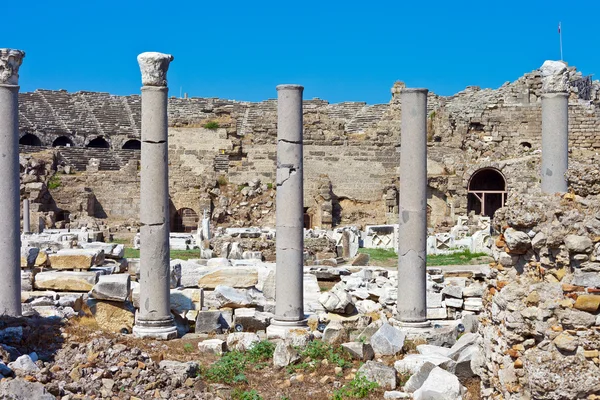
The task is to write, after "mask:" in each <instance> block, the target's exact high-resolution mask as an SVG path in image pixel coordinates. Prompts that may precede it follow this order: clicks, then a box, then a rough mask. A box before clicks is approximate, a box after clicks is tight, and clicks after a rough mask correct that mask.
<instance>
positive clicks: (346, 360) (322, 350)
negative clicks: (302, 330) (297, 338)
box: [300, 340, 352, 368]
mask: <svg viewBox="0 0 600 400" xmlns="http://www.w3.org/2000/svg"><path fill="white" fill-rule="evenodd" d="M300 356H302V357H303V358H306V357H309V358H310V359H311V360H322V359H326V360H327V361H329V362H331V363H333V364H335V365H337V366H338V367H341V368H348V367H350V366H351V365H352V363H351V362H350V355H349V354H348V353H347V352H346V351H345V350H344V349H342V348H341V347H333V346H331V345H329V344H327V343H325V342H323V341H321V340H313V341H312V342H309V344H308V346H306V348H305V349H304V350H302V351H301V352H300Z"/></svg>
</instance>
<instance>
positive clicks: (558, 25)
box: [558, 22, 560, 33]
mask: <svg viewBox="0 0 600 400" xmlns="http://www.w3.org/2000/svg"><path fill="white" fill-rule="evenodd" d="M558 33H560V22H559V23H558Z"/></svg>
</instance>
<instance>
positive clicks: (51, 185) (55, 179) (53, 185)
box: [48, 175, 61, 190]
mask: <svg viewBox="0 0 600 400" xmlns="http://www.w3.org/2000/svg"><path fill="white" fill-rule="evenodd" d="M60 185H61V181H60V176H58V175H52V178H50V180H49V181H48V189H50V190H52V189H57V188H59V187H60Z"/></svg>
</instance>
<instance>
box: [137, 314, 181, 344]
mask: <svg viewBox="0 0 600 400" xmlns="http://www.w3.org/2000/svg"><path fill="white" fill-rule="evenodd" d="M133 336H135V337H138V338H152V339H158V340H171V339H177V327H176V326H175V324H174V323H173V318H170V320H162V321H160V320H159V321H139V320H138V321H136V322H135V325H134V327H133Z"/></svg>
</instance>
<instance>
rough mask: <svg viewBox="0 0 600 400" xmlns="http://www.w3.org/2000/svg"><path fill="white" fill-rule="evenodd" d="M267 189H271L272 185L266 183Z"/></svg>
mask: <svg viewBox="0 0 600 400" xmlns="http://www.w3.org/2000/svg"><path fill="white" fill-rule="evenodd" d="M267 189H269V190H271V189H273V184H272V183H271V182H269V183H267Z"/></svg>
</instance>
